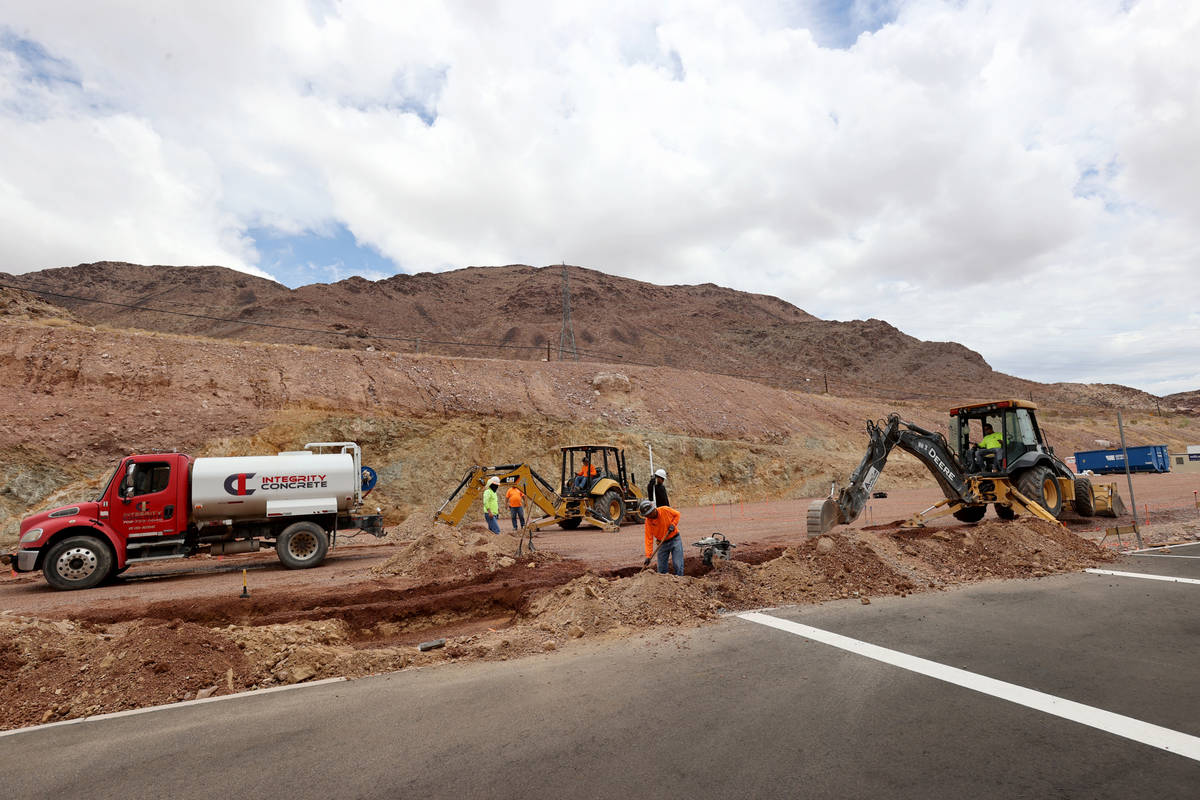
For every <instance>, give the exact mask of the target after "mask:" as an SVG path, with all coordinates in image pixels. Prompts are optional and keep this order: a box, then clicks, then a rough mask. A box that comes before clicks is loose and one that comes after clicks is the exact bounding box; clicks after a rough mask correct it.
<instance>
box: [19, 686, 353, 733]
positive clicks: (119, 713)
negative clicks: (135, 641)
mask: <svg viewBox="0 0 1200 800" xmlns="http://www.w3.org/2000/svg"><path fill="white" fill-rule="evenodd" d="M344 680H346V679H345V678H325V679H324V680H319V681H309V682H308V683H293V684H289V685H288V686H272V687H271V688H270V689H255V690H254V691H251V692H238V693H237V694H223V695H220V696H219V697H203V698H201V699H199V700H181V701H179V702H178V703H166V704H164V705H160V706H146V707H145V708H131V709H129V710H128V711H113V712H112V713H109V714H96V715H95V716H92V717H76V718H75V719H64V720H62V721H60V722H47V723H46V724H45V725H32V726H30V727H28V728H14V729H13V730H11V731H0V738H2V737H5V736H15V735H17V734H18V733H32V732H33V731H40V730H42V729H44V728H59V727H62V726H63V725H79V724H80V723H83V722H95V721H96V720H101V719H116V718H117V717H132V716H134V715H135V714H148V713H150V712H151V711H163V710H165V709H168V708H182V707H183V706H198V705H203V704H204V703H218V702H220V701H222V700H233V699H234V698H244V697H257V696H259V695H262V694H274V693H275V692H286V691H288V690H290V689H305V688H307V687H309V686H321V685H323V684H326V683H338V682H339V681H344Z"/></svg>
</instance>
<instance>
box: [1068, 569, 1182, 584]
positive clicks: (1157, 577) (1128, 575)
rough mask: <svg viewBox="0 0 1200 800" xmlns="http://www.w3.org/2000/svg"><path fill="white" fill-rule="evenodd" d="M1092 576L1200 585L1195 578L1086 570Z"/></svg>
mask: <svg viewBox="0 0 1200 800" xmlns="http://www.w3.org/2000/svg"><path fill="white" fill-rule="evenodd" d="M1084 572H1089V573H1091V574H1092V575H1115V576H1116V577H1118V578H1145V579H1146V580H1148V581H1169V582H1170V583H1200V580H1196V579H1195V578H1176V577H1173V576H1171V575H1147V574H1146V573H1144V572H1118V571H1117V570H1115V569H1085V570H1084Z"/></svg>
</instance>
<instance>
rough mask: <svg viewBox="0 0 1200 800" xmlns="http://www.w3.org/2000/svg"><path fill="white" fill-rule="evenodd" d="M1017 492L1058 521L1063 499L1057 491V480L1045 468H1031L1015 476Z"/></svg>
mask: <svg viewBox="0 0 1200 800" xmlns="http://www.w3.org/2000/svg"><path fill="white" fill-rule="evenodd" d="M1017 490H1018V491H1019V492H1020V493H1021V494H1023V495H1025V496H1026V497H1028V498H1029V499H1030V500H1032V501H1033V502H1035V503H1037V504H1038V505H1040V506H1041V507H1042V508H1044V509H1046V511H1047V512H1049V514H1050V516H1052V517H1054V518H1055V519H1058V515H1059V514H1061V513H1062V506H1063V498H1062V493H1061V492H1059V490H1058V480H1057V479H1055V477H1054V473H1053V472H1051V471H1050V470H1049V469H1047V468H1046V467H1031V468H1030V469H1027V470H1026V471H1025V472H1022V473H1021V474H1020V475H1019V476H1017Z"/></svg>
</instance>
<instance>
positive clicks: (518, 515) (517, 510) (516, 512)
mask: <svg viewBox="0 0 1200 800" xmlns="http://www.w3.org/2000/svg"><path fill="white" fill-rule="evenodd" d="M508 510H509V513H511V514H512V522H513V530H514V531H517V530H520V529H521V528H524V527H525V509H524V508H523V507H521V506H509V507H508ZM518 519H520V520H521V524H520V525H518V524H517V520H518Z"/></svg>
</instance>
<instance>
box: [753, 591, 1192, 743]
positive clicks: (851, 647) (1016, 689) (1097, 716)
mask: <svg viewBox="0 0 1200 800" xmlns="http://www.w3.org/2000/svg"><path fill="white" fill-rule="evenodd" d="M739 616H740V617H741V618H742V619H744V620H747V621H749V622H757V623H758V624H760V625H766V626H768V627H770V628H776V629H778V630H781V631H786V632H787V633H792V634H795V635H796V636H803V637H805V638H806V639H812V640H813V641H815V642H820V643H822V644H827V645H829V646H831V647H837V648H839V649H842V650H845V651H847V652H850V653H854V654H856V655H860V656H865V657H866V658H871V659H874V660H876V661H882V662H883V663H885V664H891V665H892V666H895V667H900V668H901V669H907V670H910V671H912V672H916V673H918V674H920V675H926V676H928V677H930V678H935V679H937V680H939V681H945V682H946V683H952V684H954V685H955V686H961V687H963V688H964V689H970V690H972V691H975V692H980V693H981V694H986V695H991V696H992V697H998V698H1000V699H1001V700H1008V701H1009V702H1011V703H1016V704H1017V705H1022V706H1025V707H1027V708H1032V709H1034V710H1035V711H1041V712H1044V713H1046V714H1050V715H1052V716H1055V717H1062V718H1063V719H1067V720H1070V721H1072V722H1078V723H1079V724H1080V725H1087V726H1088V727H1090V728H1096V729H1098V730H1102V731H1105V732H1106V733H1111V734H1114V735H1116V736H1121V737H1123V738H1126V739H1132V740H1133V741H1135V742H1141V743H1142V744H1147V745H1150V746H1151V747H1157V748H1159V749H1160V750H1166V751H1167V752H1168V753H1175V754H1177V755H1181V756H1184V757H1185V758H1190V759H1192V760H1193V761H1200V736H1192V735H1190V734H1186V733H1180V732H1179V731H1173V730H1171V729H1170V728H1164V727H1162V726H1160V725H1153V724H1151V723H1149V722H1143V721H1141V720H1137V719H1134V718H1132V717H1126V716H1122V715H1121V714H1114V713H1112V712H1111V711H1104V710H1102V709H1099V708H1094V707H1092V706H1086V705H1084V704H1082V703H1076V702H1074V701H1073V700H1064V699H1063V698H1061V697H1055V696H1054V695H1051V694H1045V693H1044V692H1038V691H1034V690H1033V689H1026V688H1025V687H1023V686H1017V685H1016V684H1013V683H1006V682H1005V681H999V680H996V679H995V678H989V677H986V676H984V675H979V674H977V673H974V672H967V671H966V670H963V669H958V668H956V667H949V666H946V665H945V664H939V663H938V662H936V661H929V660H928V659H924V658H919V657H917V656H910V655H908V654H907V653H901V652H899V651H898V650H889V649H887V648H886V647H879V646H878V645H874V644H870V643H868V642H863V641H859V640H858V639H851V638H850V637H848V636H842V635H841V634H837V633H830V632H829V631H823V630H821V629H820V628H814V627H812V626H810V625H802V624H800V623H799V622H791V621H790V620H786V619H780V618H778V617H772V616H770V615H769V614H760V613H758V612H750V613H748V614H740V615H739Z"/></svg>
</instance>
